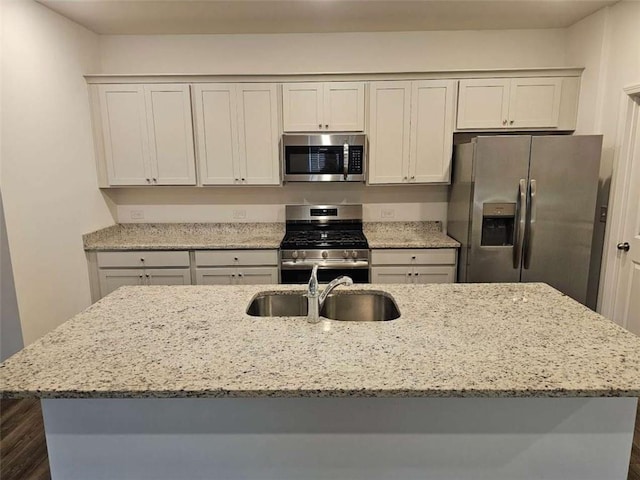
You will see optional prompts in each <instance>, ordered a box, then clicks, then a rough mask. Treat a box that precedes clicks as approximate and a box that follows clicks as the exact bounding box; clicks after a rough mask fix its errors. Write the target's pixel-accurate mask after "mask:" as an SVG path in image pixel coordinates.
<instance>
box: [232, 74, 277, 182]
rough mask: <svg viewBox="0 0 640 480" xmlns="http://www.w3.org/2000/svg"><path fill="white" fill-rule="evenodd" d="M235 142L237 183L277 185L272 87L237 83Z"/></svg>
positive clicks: (273, 94) (266, 84)
mask: <svg viewBox="0 0 640 480" xmlns="http://www.w3.org/2000/svg"><path fill="white" fill-rule="evenodd" d="M237 95H238V142H239V153H240V155H239V158H240V182H241V183H243V184H250V185H278V184H280V156H279V151H278V142H279V139H280V129H279V128H278V100H277V93H276V86H275V84H270V83H253V84H252V83H244V84H239V85H238V89H237Z"/></svg>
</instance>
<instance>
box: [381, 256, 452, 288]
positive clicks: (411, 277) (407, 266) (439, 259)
mask: <svg viewBox="0 0 640 480" xmlns="http://www.w3.org/2000/svg"><path fill="white" fill-rule="evenodd" d="M456 259H457V252H456V250H455V249H453V248H446V249H374V250H371V283H413V284H425V283H453V282H455V281H456Z"/></svg>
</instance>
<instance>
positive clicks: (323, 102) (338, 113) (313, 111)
mask: <svg viewBox="0 0 640 480" xmlns="http://www.w3.org/2000/svg"><path fill="white" fill-rule="evenodd" d="M282 116H283V124H284V131H285V132H317V131H324V132H362V131H364V83H363V82H324V83H285V84H284V85H283V86H282Z"/></svg>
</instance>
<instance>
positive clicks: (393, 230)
mask: <svg viewBox="0 0 640 480" xmlns="http://www.w3.org/2000/svg"><path fill="white" fill-rule="evenodd" d="M363 230H364V234H365V236H366V237H367V240H368V241H369V248H458V247H460V243H458V242H457V241H455V240H454V239H453V238H451V237H449V236H447V235H445V234H444V233H442V224H441V222H438V221H435V222H367V223H365V224H364V227H363Z"/></svg>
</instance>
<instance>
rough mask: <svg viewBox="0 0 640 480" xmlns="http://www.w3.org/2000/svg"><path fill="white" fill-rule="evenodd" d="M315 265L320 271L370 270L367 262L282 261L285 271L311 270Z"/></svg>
mask: <svg viewBox="0 0 640 480" xmlns="http://www.w3.org/2000/svg"><path fill="white" fill-rule="evenodd" d="M314 265H318V268H319V269H320V270H339V269H343V270H350V269H354V268H361V269H362V268H369V262H368V261H367V260H347V261H344V262H307V261H302V262H300V261H294V260H282V262H281V263H280V267H281V268H282V269H283V270H310V269H311V268H313V266H314Z"/></svg>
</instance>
